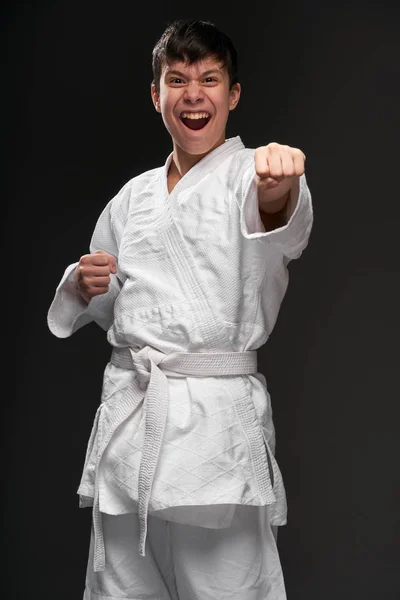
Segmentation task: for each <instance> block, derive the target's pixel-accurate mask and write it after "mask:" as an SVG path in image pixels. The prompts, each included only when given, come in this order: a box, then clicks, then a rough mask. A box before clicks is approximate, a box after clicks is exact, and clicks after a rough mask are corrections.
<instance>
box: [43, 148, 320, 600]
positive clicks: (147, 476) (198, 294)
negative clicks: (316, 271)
mask: <svg viewBox="0 0 400 600" xmlns="http://www.w3.org/2000/svg"><path fill="white" fill-rule="evenodd" d="M254 152H255V150H254V149H249V148H245V146H244V145H243V143H242V141H241V139H240V137H235V138H232V139H229V140H227V141H226V142H225V143H224V144H222V145H221V146H219V147H218V148H216V149H214V150H213V151H212V152H210V153H209V154H208V155H207V156H205V157H204V158H203V159H201V160H200V161H199V162H198V163H197V164H196V165H195V166H194V167H192V168H191V169H190V171H189V172H188V173H187V174H186V175H185V176H184V177H182V179H181V180H180V181H179V182H178V183H177V184H176V186H175V188H174V189H173V191H172V192H171V194H169V193H168V188H167V173H168V168H169V165H170V163H171V160H172V154H171V155H170V156H169V157H168V158H167V160H166V163H165V165H164V166H163V167H159V168H156V169H153V170H150V171H147V172H145V173H143V174H141V175H139V176H137V177H134V178H133V179H131V180H130V181H128V182H127V183H126V184H125V185H124V186H123V187H122V189H121V190H120V191H119V193H118V194H117V195H116V196H115V197H114V198H112V200H111V201H110V202H108V204H107V205H106V207H105V208H104V210H103V212H102V214H101V215H100V217H99V219H98V221H97V223H96V226H95V229H94V232H93V235H92V239H91V242H90V252H95V251H96V250H100V249H101V250H104V251H106V252H108V253H110V254H112V255H113V256H115V257H116V259H117V273H116V274H115V275H114V274H111V283H110V288H109V291H108V292H107V294H102V295H99V296H96V297H94V298H92V300H91V301H90V303H89V305H86V303H85V302H84V301H83V299H82V298H81V297H80V295H79V292H77V290H76V289H75V285H74V282H73V272H74V269H75V267H76V265H77V263H73V264H71V265H69V266H68V267H67V268H66V270H65V273H64V275H63V277H62V279H61V281H60V283H59V285H58V287H57V290H56V293H55V297H54V300H53V302H52V304H51V306H50V309H49V313H48V325H49V328H50V330H51V331H52V333H53V334H54V335H56V336H57V337H60V338H63V337H68V336H70V335H71V334H72V333H74V332H75V331H76V330H77V329H79V328H80V327H82V326H83V325H85V324H86V323H89V322H91V321H95V322H96V323H98V324H99V325H100V326H101V327H102V328H103V329H104V330H106V331H107V339H108V341H109V343H110V344H111V346H112V353H111V357H110V362H109V363H108V364H107V365H106V367H105V371H104V380H103V388H102V397H101V403H100V406H99V408H98V411H97V414H96V418H95V422H94V426H93V430H92V434H91V436H90V440H89V443H88V449H87V453H86V460H85V465H84V469H83V474H82V479H81V482H80V486H79V489H78V493H79V496H80V505H81V506H93V536H92V543H91V558H92V559H93V564H92V565H91V566H90V565H88V570H89V566H90V568H91V569H92V575H93V577H92V579H91V581H92V583H93V581H94V579H93V578H95V577H97V578H101V577H103V581H104V577H105V573H106V572H107V569H108V568H109V567H108V564H107V561H108V557H109V556H110V552H111V551H109V549H108V542H107V539H109V540H111V539H112V534H111V533H109V534H108V538H107V536H106V538H104V533H105V528H106V525H105V524H106V523H107V531H108V532H109V531H110V525H109V524H110V522H114V523H115V522H118V519H117V521H115V518H116V517H117V516H118V515H120V516H121V515H124V519H125V523H126V519H127V518H128V519H129V522H130V523H136V525H137V527H138V530H137V532H136V533H137V538H136V542H135V543H136V545H138V546H139V547H138V550H137V551H136V552H137V555H138V558H139V559H142V560H143V561H144V560H146V561H147V562H148V561H149V560H150V558H149V557H148V556H147V554H146V540H147V541H148V542H149V544H147V546H150V545H151V544H150V539H149V535H150V533H149V532H150V530H154V522H156V523H158V525H156V527H157V526H161V527H162V526H163V525H162V523H163V522H164V523H165V522H167V523H168V524H169V527H173V528H174V527H175V528H178V529H179V527H181V529H180V531H182V528H183V530H185V528H188V529H187V530H188V531H189V530H192V529H193V528H194V529H195V531H199V528H201V529H202V533H201V535H205V534H207V533H208V535H211V531H210V530H213V529H216V530H221V531H220V532H219V534H220V535H221V536H222V535H227V533H226V529H230V530H232V531H234V524H235V523H236V525H237V519H238V512H237V511H238V508H237V506H238V505H239V506H241V505H243V506H247V507H254V508H255V509H256V510H253V511H250V513H251V514H253V515H257V516H256V517H253V519H254V518H255V519H256V521H257V522H258V523H260V522H261V521H260V519H261V520H262V521H263V523H264V524H265V521H267V525H265V528H266V531H267V530H268V532H269V533H268V536H269V538H268V539H271V536H270V531H271V530H270V528H271V526H279V525H284V524H285V523H286V514H287V506H286V496H285V489H284V484H283V480H282V475H281V472H280V470H279V467H278V464H277V462H276V460H275V457H274V452H275V433H274V425H273V419H272V408H271V399H270V395H269V393H268V390H267V385H266V381H265V378H264V377H263V376H262V375H261V374H260V373H258V372H257V363H256V350H257V349H258V348H260V347H261V346H262V345H263V344H265V342H266V341H267V340H268V338H269V336H270V334H271V332H272V330H273V327H274V324H275V322H276V319H277V316H278V312H279V308H280V305H281V302H282V300H283V297H284V295H285V292H286V289H287V285H288V269H287V266H288V263H289V261H290V260H292V259H296V258H298V257H300V255H301V253H302V251H303V250H304V248H305V247H306V246H307V243H308V240H309V236H310V232H311V228H312V222H313V210H312V203H311V194H310V191H309V189H308V186H307V183H306V178H305V176H304V175H302V176H301V177H300V179H299V180H298V181H297V180H296V182H295V183H294V184H293V187H292V190H291V202H293V203H294V205H295V210H294V212H293V214H292V216H291V218H290V220H289V222H288V223H287V224H286V225H285V226H284V227H281V228H279V229H276V230H274V231H271V232H265V229H264V227H263V224H262V222H261V219H260V216H259V210H258V200H257V188H256V183H255V177H254V175H255V171H254ZM256 507H258V509H257V508H256ZM242 509H243V507H242V506H241V509H240V510H242ZM132 513H133V515H132ZM135 513H139V515H138V516H137V515H135ZM246 514H248V513H246ZM260 515H262V518H261V516H260ZM160 523H161V525H160ZM150 524H151V525H150ZM136 525H135V526H136ZM132 527H133V525H132ZM223 531H225V533H223ZM216 533H218V532H212V535H215V534H216ZM132 535H133V534H132ZM183 537H184V536H183ZM221 539H222V538H221ZM272 540H273V536H272ZM153 541H154V540H153ZM110 544H111V542H110ZM104 545H105V549H104ZM110 547H111V546H110ZM132 551H133V550H132ZM145 554H146V556H145ZM90 562H91V561H89V563H90ZM138 564H141V563H138ZM88 572H89V571H88ZM102 572H103V575H101V573H102ZM93 585H94V584H93ZM282 585H283V584H281V583H279V586H280V588H281V587H282ZM260 589H261V588H260ZM124 593H125V592H124ZM135 593H136V594H138V596H137V597H139V596H140V598H142V595H143V594H144V592H143V591H141V592H140V593H139V591H136V592H135ZM168 593H171V592H168ZM257 593H261V592H257ZM263 593H264V592H263ZM86 594H87V596H86V597H87V599H89V598H90V599H92V598H93V599H96V600H99V599H100V598H102V596H101V594H100V593H99V592H94V591H93V590H92V591H90V590H86ZM89 594H92V595H89ZM93 594H94V595H93ZM113 594H114V595H112V594H111V596H110V594H109V593H108V594H104V597H107V598H109V597H115V598H117V597H124V598H125V597H126V598H134V597H135V596H129V595H122V592H121V591H118V592H117V591H115V592H113ZM118 594H119V595H118ZM140 594H142V595H140ZM154 594H156V595H153V596H152V595H148V596H147V595H143V598H144V597H146V598H147V597H148V598H153V597H154V598H155V597H157V598H161V597H162V598H164V596H163V595H160V592H159V591H158V592H157V593H156V592H154ZM165 594H167V592H165ZM210 594H211V595H210V598H211V597H213V596H212V593H211V592H210ZM269 594H270V595H268V596H267V595H266V594H265V593H264V595H261V596H258V595H255V596H254V600H255V599H256V598H257V600H258V598H260V600H261V598H262V599H263V600H264V599H266V598H268V599H270V600H277V599H278V598H279V600H281V599H283V598H284V597H285V596H284V595H282V594H284V591H283V592H282V593H281V592H279V594H278V593H277V592H276V591H274V590H273V589H272V590H271V591H270V592H269ZM274 594H275V595H274ZM230 596H231V597H232V598H233V597H234V596H232V593H231V594H230ZM165 597H166V598H167V597H168V596H167V595H165ZM189 597H190V598H191V599H192V598H196V595H195V592H193V591H192V595H190V594H189V595H188V596H187V598H188V599H189ZM206 597H208V596H207V595H205V591H204V590H203V592H202V594H201V598H206ZM214 597H218V595H215V596H214ZM221 597H225V596H221ZM236 597H237V598H240V597H241V596H235V598H236ZM243 598H246V600H253V596H251V595H249V593H248V594H247V595H246V594H245V595H244V596H243ZM180 600H186V597H185V599H183V598H180Z"/></svg>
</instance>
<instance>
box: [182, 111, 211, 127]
mask: <svg viewBox="0 0 400 600" xmlns="http://www.w3.org/2000/svg"><path fill="white" fill-rule="evenodd" d="M210 119H211V115H210V113H208V112H196V113H194V112H193V113H192V112H183V113H182V114H181V121H182V123H183V124H184V125H185V126H186V127H187V128H188V129H191V130H192V131H193V130H196V131H197V130H198V129H203V127H205V126H206V125H207V123H208V121H209V120H210Z"/></svg>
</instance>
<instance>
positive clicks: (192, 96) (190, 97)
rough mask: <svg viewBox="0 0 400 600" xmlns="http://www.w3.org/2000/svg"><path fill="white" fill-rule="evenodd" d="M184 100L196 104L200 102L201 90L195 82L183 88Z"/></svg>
mask: <svg viewBox="0 0 400 600" xmlns="http://www.w3.org/2000/svg"><path fill="white" fill-rule="evenodd" d="M184 99H185V102H189V103H190V104H197V103H199V102H202V101H203V99H204V96H203V90H202V89H201V87H200V86H199V85H198V83H196V82H191V83H189V85H188V86H187V88H186V89H185V96H184Z"/></svg>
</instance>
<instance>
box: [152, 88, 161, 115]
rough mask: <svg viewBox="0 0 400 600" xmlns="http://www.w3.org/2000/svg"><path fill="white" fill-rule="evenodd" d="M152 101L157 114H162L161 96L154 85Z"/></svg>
mask: <svg viewBox="0 0 400 600" xmlns="http://www.w3.org/2000/svg"><path fill="white" fill-rule="evenodd" d="M151 99H152V100H153V104H154V108H155V109H156V111H157V112H161V108H160V94H159V93H158V92H157V91H156V86H155V85H154V83H152V84H151Z"/></svg>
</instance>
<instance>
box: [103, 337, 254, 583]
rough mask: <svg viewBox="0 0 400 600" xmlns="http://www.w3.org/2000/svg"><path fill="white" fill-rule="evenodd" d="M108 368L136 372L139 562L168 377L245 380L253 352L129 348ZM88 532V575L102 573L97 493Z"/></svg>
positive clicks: (115, 352) (116, 350) (165, 409)
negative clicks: (141, 408)
mask: <svg viewBox="0 0 400 600" xmlns="http://www.w3.org/2000/svg"><path fill="white" fill-rule="evenodd" d="M110 362H111V363H112V364H113V365H115V366H116V367H120V368H123V369H134V370H135V371H136V374H137V381H138V385H139V388H140V390H141V391H142V398H141V399H143V400H145V402H146V422H145V435H144V442H143V449H142V458H141V461H140V467H139V482H138V516H139V527H140V537H139V553H140V554H141V556H145V544H146V536H147V513H148V505H149V501H150V495H151V488H152V485H153V479H154V473H155V471H156V467H157V462H158V456H159V452H160V449H161V445H162V442H163V437H164V430H165V423H166V419H167V414H168V397H169V392H168V380H167V375H169V376H173V377H215V376H229V375H250V374H252V373H256V372H257V352H256V351H248V352H223V353H186V352H185V353H183V352H176V353H172V354H164V353H162V352H159V351H158V350H154V348H151V347H149V346H145V347H144V348H143V349H142V350H140V351H139V352H135V351H134V350H132V349H131V348H114V349H113V352H112V355H111V359H110ZM96 487H97V484H96ZM93 529H94V570H95V571H103V570H104V568H105V549H104V538H103V528H102V522H101V513H100V509H99V495H98V489H97V490H96V493H95V498H94V506H93Z"/></svg>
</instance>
